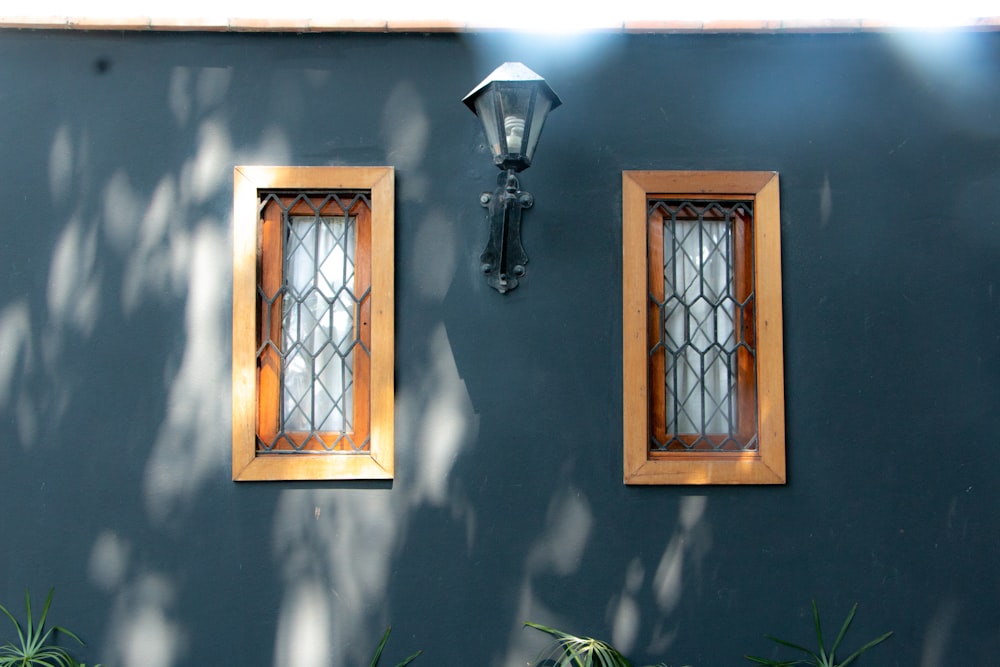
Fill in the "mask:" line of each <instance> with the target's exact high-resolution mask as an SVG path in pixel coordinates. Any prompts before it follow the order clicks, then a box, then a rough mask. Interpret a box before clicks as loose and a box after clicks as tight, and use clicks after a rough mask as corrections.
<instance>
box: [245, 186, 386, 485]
mask: <svg viewBox="0 0 1000 667" xmlns="http://www.w3.org/2000/svg"><path fill="white" fill-rule="evenodd" d="M341 192H344V193H364V194H365V195H366V198H367V199H368V201H369V202H370V209H369V207H368V206H367V205H365V203H364V202H362V201H361V200H360V199H355V198H354V197H353V196H352V195H345V196H344V197H343V200H342V201H343V202H344V203H345V204H346V205H347V206H348V207H350V210H349V211H345V210H344V209H343V208H342V207H341V206H340V205H339V204H338V203H337V199H336V198H326V197H324V196H323V195H324V194H325V193H341ZM284 193H295V194H289V195H288V196H287V197H286V196H285V194H284ZM298 193H309V194H308V195H307V197H305V198H300V199H299V200H298V202H297V203H296V202H295V201H294V199H295V196H296V194H298ZM262 202H263V205H262ZM316 202H320V203H319V204H316ZM351 202H353V203H351ZM317 206H318V208H317ZM283 208H286V209H287V211H288V212H289V214H292V215H295V214H297V213H296V212H297V211H298V212H299V213H305V214H307V215H317V214H318V215H322V216H338V217H348V216H349V217H353V218H354V224H355V225H356V247H355V253H356V256H357V259H356V262H355V263H356V269H355V291H356V292H357V294H359V295H360V296H359V297H358V303H357V305H356V308H355V317H356V321H357V323H358V324H357V329H358V342H357V346H358V347H359V348H363V350H361V351H359V350H357V349H356V352H355V354H354V359H355V362H354V370H353V375H354V383H353V410H352V415H351V419H350V422H351V424H352V426H353V428H352V430H351V431H350V432H323V433H313V434H309V433H295V432H291V433H285V434H281V435H279V431H278V428H277V424H278V422H279V417H278V412H279V411H280V410H281V397H280V388H279V384H278V381H277V377H278V373H280V355H278V354H276V352H275V351H271V352H269V351H268V350H267V349H266V346H265V349H264V351H263V352H262V353H261V355H260V357H258V348H259V347H260V345H261V340H280V336H281V333H280V326H281V323H280V321H278V320H279V319H280V318H276V317H272V318H264V317H263V316H262V315H261V310H262V308H261V305H260V298H259V297H258V285H259V284H260V281H264V282H265V283H266V284H267V285H270V287H271V288H272V289H271V291H270V292H268V291H267V289H266V288H265V289H264V293H276V291H277V290H276V289H275V288H276V285H280V284H281V281H282V280H283V277H282V275H281V273H282V270H283V269H282V267H283V265H284V260H285V258H284V252H285V251H284V248H283V240H282V234H281V233H280V231H278V230H280V224H281V216H282V211H283ZM300 209H301V210H300ZM233 211H234V212H233V442H232V477H233V480H234V481H263V480H336V479H392V477H393V472H394V451H393V409H394V405H393V393H394V387H393V355H394V334H393V330H394V312H393V310H394V304H393V301H394V293H393V289H394V285H393V282H394V277H393V263H394V171H393V169H392V168H391V167H249V166H241V167H236V168H235V170H234V194H233ZM279 299H280V297H279ZM271 311H272V312H280V311H281V308H280V304H276V305H275V306H272V307H271ZM279 440H280V441H281V442H284V443H285V445H280V444H279V445H278V446H276V447H274V448H272V449H270V450H268V449H266V448H262V447H261V444H260V443H261V442H268V443H273V442H276V441H279Z"/></svg>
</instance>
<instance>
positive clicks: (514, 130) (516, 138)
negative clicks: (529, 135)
mask: <svg viewBox="0 0 1000 667" xmlns="http://www.w3.org/2000/svg"><path fill="white" fill-rule="evenodd" d="M503 127H504V131H505V132H506V134H507V152H508V153H520V152H521V144H522V143H523V141H524V118H521V117H520V116H507V117H506V118H504V119H503Z"/></svg>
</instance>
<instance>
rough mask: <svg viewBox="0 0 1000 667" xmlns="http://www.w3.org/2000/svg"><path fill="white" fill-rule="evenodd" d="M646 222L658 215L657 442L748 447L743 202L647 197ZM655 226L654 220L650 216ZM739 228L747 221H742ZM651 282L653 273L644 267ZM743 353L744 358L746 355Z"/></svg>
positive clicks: (749, 296) (654, 295) (748, 274)
mask: <svg viewBox="0 0 1000 667" xmlns="http://www.w3.org/2000/svg"><path fill="white" fill-rule="evenodd" d="M650 214H651V220H654V219H657V220H660V219H661V220H662V233H657V234H655V235H654V237H653V238H657V239H660V238H662V249H661V250H662V254H661V253H660V252H657V253H656V254H657V255H660V256H662V258H663V273H662V285H655V284H652V283H651V285H650V300H651V304H650V306H651V313H653V317H654V320H653V321H652V324H651V331H650V334H651V340H650V354H651V356H654V357H655V356H657V355H661V357H662V360H661V363H662V368H663V377H662V378H659V379H654V381H657V382H660V383H661V386H660V387H658V388H657V387H654V390H653V397H654V400H657V401H662V405H661V406H660V407H659V408H657V407H655V406H654V408H653V409H654V410H655V411H657V412H660V411H662V414H663V416H664V421H665V428H664V430H663V432H662V433H660V434H659V435H657V434H654V437H653V440H654V442H653V448H654V449H660V450H717V451H733V450H747V449H754V448H755V447H756V424H755V423H753V424H752V428H750V429H748V428H747V415H746V411H747V406H746V405H743V404H741V400H740V399H741V396H740V391H741V387H746V386H749V388H750V389H751V390H752V389H753V382H754V379H753V365H752V355H753V353H754V350H753V345H754V334H753V318H752V317H747V313H748V312H749V310H750V309H752V307H753V285H752V280H753V278H752V270H750V267H749V266H747V265H746V261H748V260H747V259H746V258H744V259H743V260H742V265H741V260H740V259H739V257H738V254H739V253H740V252H742V250H743V248H741V246H740V239H742V238H750V237H749V235H748V234H746V233H738V232H746V231H748V230H749V225H751V224H752V205H751V204H750V203H749V202H732V201H721V202H709V201H652V202H650ZM655 224H659V223H655ZM742 226H746V229H742V228H741V227H742ZM650 275H651V280H659V278H656V277H655V276H656V273H655V272H654V273H651V274H650ZM748 358H749V359H750V362H751V363H747V360H748Z"/></svg>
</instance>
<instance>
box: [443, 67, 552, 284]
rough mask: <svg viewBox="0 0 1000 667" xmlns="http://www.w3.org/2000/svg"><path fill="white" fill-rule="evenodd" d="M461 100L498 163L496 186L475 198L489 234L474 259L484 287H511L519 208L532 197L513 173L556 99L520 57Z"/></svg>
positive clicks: (519, 254) (518, 250)
mask: <svg viewBox="0 0 1000 667" xmlns="http://www.w3.org/2000/svg"><path fill="white" fill-rule="evenodd" d="M462 101H463V102H465V104H466V106H468V107H469V109H471V110H472V112H473V113H474V114H476V115H477V116H479V120H480V121H481V122H482V124H483V129H484V130H485V132H486V140H487V141H488V142H489V145H490V150H491V151H492V153H493V163H494V164H496V166H497V168H499V169H500V174H499V175H498V177H497V188H496V190H494V191H493V192H492V193H490V192H484V193H483V194H482V196H481V197H480V198H479V201H480V203H481V204H482V205H483V206H484V207H486V208H487V209H488V210H489V215H490V240H489V242H488V243H487V244H486V250H484V251H483V254H482V255H480V257H479V261H480V262H481V269H482V271H483V273H484V274H486V281H487V282H488V283H489V285H490V287H492V288H493V289H495V290H497V291H498V292H500V293H501V294H503V293H505V292H509V291H510V290H512V289H514V288H515V287H517V281H518V278H520V277H521V276H523V275H524V265H525V264H527V263H528V255H527V253H525V252H524V247H523V246H522V245H521V211H522V210H523V209H526V208H530V207H531V205H532V204H533V203H534V198H533V197H532V196H531V194H530V193H527V192H523V191H522V190H521V185H520V183H518V180H517V173H518V172H520V171H522V170H524V169H527V168H528V167H530V166H531V160H532V158H533V157H534V155H535V148H536V147H537V146H538V137H539V135H541V133H542V126H543V125H544V124H545V117H546V116H547V115H548V114H549V111H551V110H552V109H555V108H556V107H557V106H559V105H560V104H562V101H561V100H560V99H559V97H558V96H557V95H556V94H555V93H554V92H553V91H552V89H551V88H550V87H549V84H547V83H546V82H545V79H543V78H542V77H540V76H538V75H537V74H535V73H534V72H532V71H531V70H530V69H528V68H527V67H525V66H524V65H522V64H521V63H504V64H503V65H501V66H500V67H498V68H496V69H495V70H493V73H492V74H490V75H489V76H488V77H486V78H485V79H484V80H483V82H482V83H480V84H479V85H478V86H476V87H475V88H473V89H472V91H471V92H470V93H469V94H468V95H466V96H465V98H464V99H463V100H462Z"/></svg>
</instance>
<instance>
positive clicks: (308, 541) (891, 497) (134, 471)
mask: <svg viewBox="0 0 1000 667" xmlns="http://www.w3.org/2000/svg"><path fill="white" fill-rule="evenodd" d="M505 60H520V61H523V62H525V63H526V64H527V65H528V66H529V67H531V68H533V69H535V70H536V71H537V72H539V73H541V74H542V75H543V76H545V77H546V78H547V80H548V81H549V82H550V84H551V85H552V86H553V88H555V90H556V91H557V92H558V93H559V95H560V96H561V97H562V99H563V101H564V106H563V107H561V108H559V109H558V110H556V111H555V112H554V113H553V115H552V116H551V118H550V121H549V123H548V125H547V127H546V129H545V134H544V136H543V137H542V141H541V144H540V147H539V150H538V155H537V159H536V163H535V166H534V167H533V168H532V169H530V170H529V171H527V172H525V174H524V177H523V179H522V185H523V186H524V188H525V189H527V190H528V191H530V192H532V193H533V194H534V195H535V197H536V205H535V207H534V208H533V209H532V210H531V211H529V212H528V214H527V216H526V220H525V227H524V234H525V245H526V247H527V250H528V252H529V254H530V256H531V263H530V264H529V266H528V274H527V276H526V278H525V280H524V282H523V283H522V285H521V287H519V288H518V289H517V290H516V291H515V292H513V293H510V294H508V295H506V296H501V295H499V294H497V293H495V292H493V291H492V290H490V289H489V288H488V287H487V286H486V284H485V282H484V281H483V280H482V277H481V276H480V275H479V274H478V256H479V253H480V252H481V250H482V247H483V245H484V243H485V234H486V227H485V223H484V220H483V216H484V214H483V209H482V208H481V207H480V206H479V203H478V195H479V193H480V192H482V191H483V190H487V189H491V188H492V186H493V182H494V173H495V170H494V168H493V167H492V166H491V164H490V161H489V159H488V158H487V156H486V153H485V148H484V146H483V138H482V136H481V134H480V130H479V128H478V126H477V121H476V119H475V117H474V116H473V115H472V114H470V113H469V112H468V110H467V109H466V108H465V107H464V106H463V105H462V104H461V103H460V99H461V98H462V96H463V95H464V94H465V93H466V92H467V91H468V90H470V89H471V88H472V87H473V86H474V85H475V84H476V83H478V82H479V81H480V80H481V79H482V78H483V77H484V76H485V75H486V74H488V73H489V72H490V71H491V70H492V69H493V68H494V67H495V66H497V65H498V64H500V63H501V62H503V61H505ZM998 71H1000V33H996V32H991V33H972V32H966V33H956V34H949V33H940V34H938V33H927V34H883V35H879V34H854V35H851V34H827V35H783V36H773V35H758V36H746V35H703V36H682V35H658V36H642V35H634V36H621V35H615V36H601V37H591V38H586V39H583V38H571V37H540V36H511V35H507V34H501V33H498V34H484V35H402V34H393V35H381V34H373V35H365V34H358V35H290V34H288V35H250V34H210V35H205V34H187V33H175V34H154V33H149V34H143V33H81V32H56V31H51V32H30V31H24V32H18V31H7V32H2V33H0V156H2V159H0V202H2V204H3V206H2V215H3V217H2V221H0V224H2V229H3V233H2V234H0V258H2V261H0V284H2V288H0V429H2V430H0V503H2V508H3V509H2V514H0V517H2V519H0V535H2V547H0V602H2V603H3V604H5V605H7V606H8V607H11V608H14V609H20V607H21V601H20V596H21V595H22V593H23V591H24V589H25V587H30V589H31V590H32V591H33V593H34V595H35V596H36V597H39V598H40V597H41V596H43V595H44V593H45V591H46V590H47V589H48V588H49V587H50V586H55V587H56V597H55V603H54V607H53V611H52V617H51V618H52V620H53V621H55V622H57V623H60V624H63V625H66V626H68V627H70V628H71V629H74V630H76V631H77V632H79V633H80V634H81V635H83V636H84V637H85V638H86V639H87V640H88V647H87V648H86V649H85V650H84V651H83V652H82V653H81V655H82V656H84V657H86V658H87V660H88V661H98V660H99V661H102V662H104V663H106V664H108V665H110V666H112V667H180V666H188V665H190V666H194V665H247V666H250V665H253V666H266V667H270V666H274V667H286V666H287V667H314V666H318V665H334V666H340V665H358V664H367V659H368V658H369V657H370V653H371V649H372V647H373V645H374V643H375V642H376V640H377V638H378V636H379V635H380V634H381V632H382V630H383V629H384V628H385V627H386V626H388V625H390V624H391V625H392V626H393V627H394V634H393V639H392V641H391V643H390V653H391V655H390V656H389V657H391V658H395V657H397V656H402V655H403V654H404V653H405V652H406V651H408V650H411V649H416V648H422V649H424V651H425V656H423V657H421V658H420V659H419V661H418V662H417V663H415V664H418V665H419V664H427V665H459V664H469V663H473V664H485V665H491V666H495V667H512V666H513V665H524V664H525V663H526V662H528V661H531V660H532V659H533V657H534V655H535V653H536V651H537V649H538V648H539V646H540V644H539V637H536V636H534V635H533V634H532V633H531V632H529V631H526V630H522V629H521V623H522V622H523V621H525V620H534V621H539V622H543V623H549V624H552V625H556V626H558V627H562V628H565V629H567V630H571V631H575V632H578V633H589V634H595V635H598V636H602V637H605V638H608V639H613V640H614V641H615V642H617V643H618V645H619V646H620V647H621V648H623V649H625V650H626V651H627V652H628V653H629V654H630V655H632V656H633V657H634V658H635V659H636V661H637V663H639V664H645V663H648V662H659V661H668V662H670V663H671V664H684V663H691V664H694V665H696V666H698V667H721V666H722V665H737V664H749V663H745V661H744V660H743V658H742V656H743V655H744V654H745V653H757V654H760V653H764V654H768V655H770V653H768V652H769V651H770V650H771V649H770V646H769V644H768V643H767V642H766V641H765V640H764V639H762V637H761V635H763V634H764V633H772V634H777V635H780V636H786V637H788V638H789V639H792V640H796V641H800V642H809V641H811V639H810V637H811V635H810V629H809V628H810V622H809V618H808V616H807V614H808V607H809V601H810V599H813V598H815V599H816V600H817V602H818V603H819V604H820V607H821V609H823V610H825V611H826V613H827V625H828V626H831V627H830V628H829V629H830V631H831V632H832V631H834V630H835V628H834V627H833V626H835V625H836V624H837V622H838V621H839V619H840V617H842V615H843V614H845V613H846V611H847V610H848V608H849V607H850V605H851V604H852V603H854V602H856V601H857V602H860V603H861V607H860V612H859V616H858V618H857V620H856V621H855V627H854V630H853V631H852V636H849V637H848V642H847V644H848V645H849V646H850V648H854V645H856V644H859V643H860V642H861V641H862V640H865V639H868V638H869V637H870V636H874V635H875V634H877V633H878V632H881V631H883V630H886V629H892V630H895V632H896V636H895V637H894V638H893V639H891V640H890V642H889V643H887V644H886V645H884V646H881V647H879V648H878V649H876V652H875V653H873V654H872V655H871V656H869V658H868V659H867V660H862V661H860V664H862V665H864V664H867V665H875V664H880V665H906V666H916V665H920V666H921V667H936V666H944V665H956V666H958V665H961V666H966V665H988V664H993V663H994V662H995V656H996V655H997V654H998V652H1000V567H998V554H1000V518H998V516H1000V507H998V506H1000V501H998V500H997V494H996V492H995V491H996V486H997V485H996V483H995V480H994V478H995V475H996V469H997V463H998V462H1000V454H998V452H997V445H998V444H1000V411H998V406H1000V263H998V261H997V259H998V256H1000V213H998V212H997V211H998V209H997V207H996V205H995V202H996V200H997V197H998V195H1000V111H998V110H1000V77H998V76H997V73H998ZM236 164H294V165H327V164H345V165H361V164H378V165H381V164H389V165H393V166H395V167H396V169H397V172H396V173H397V193H396V194H397V211H396V239H397V258H396V293H397V301H396V322H397V331H396V342H397V352H396V367H397V372H396V394H397V395H396V421H397V431H396V433H397V437H396V453H397V478H396V481H395V482H394V483H393V484H392V485H380V484H372V483H360V484H351V483H316V484H280V483H271V484H239V485H237V484H234V483H232V482H231V481H230V479H229V447H230V432H231V427H230V422H231V420H230V413H229V410H230V404H229V396H230V386H229V383H230V377H229V371H230V361H229V359H230V332H229V327H230V321H231V315H230V307H231V298H230V282H229V281H230V255H229V252H230V250H229V225H230V215H231V205H232V168H233V166H234V165H236ZM623 169H753V170H775V171H778V172H780V174H781V185H782V190H781V198H782V235H783V238H782V242H783V252H782V256H783V278H784V285H785V291H784V309H785V311H784V312H785V323H784V324H785V326H784V328H785V369H786V370H785V388H786V394H787V400H786V408H787V441H788V462H789V470H788V479H789V482H788V485H787V486H783V487H768V488H695V487H656V488H626V487H624V486H623V485H622V482H621V479H622V470H621V468H622V466H621V427H622V414H621V405H622V401H621V352H620V350H621V296H620V289H621V287H620V286H621V279H620V272H621V259H620V241H621V233H620V225H621V203H620V202H621V185H620V184H621V171H622V170H623ZM0 628H4V626H3V624H2V623H0ZM8 630H9V628H4V629H3V630H0V638H7V637H8V636H9V633H8V632H7V631H8Z"/></svg>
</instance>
